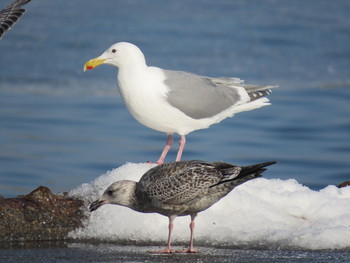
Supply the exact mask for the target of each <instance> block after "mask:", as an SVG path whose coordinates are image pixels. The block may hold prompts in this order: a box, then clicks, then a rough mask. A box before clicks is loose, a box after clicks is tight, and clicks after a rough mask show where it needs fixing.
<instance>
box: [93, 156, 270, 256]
mask: <svg viewBox="0 0 350 263" xmlns="http://www.w3.org/2000/svg"><path fill="white" fill-rule="evenodd" d="M274 163H275V162H265V163H260V164H255V165H250V166H243V167H242V166H236V165H232V164H228V163H223V162H213V163H209V162H203V161H196V160H193V161H179V162H172V163H166V164H162V165H159V166H156V167H154V168H152V169H150V170H148V171H147V172H146V173H145V174H144V175H143V176H142V177H141V179H140V181H139V182H135V181H130V180H122V181H117V182H115V183H113V184H111V185H110V186H109V187H108V188H107V189H106V191H105V192H104V193H103V195H102V196H101V197H100V198H99V199H98V200H96V201H94V202H93V203H92V204H91V205H90V211H94V210H96V209H98V208H99V207H101V206H102V205H105V204H115V205H121V206H126V207H129V208H131V209H133V210H135V211H138V212H142V213H159V214H161V215H164V216H167V217H168V218H169V233H168V242H167V247H166V249H164V250H161V251H156V252H157V253H173V252H174V251H173V250H172V248H171V233H172V231H173V222H174V219H175V218H176V217H177V216H187V215H189V216H190V217H191V223H190V230H191V236H190V245H189V248H188V249H187V250H185V251H181V252H196V250H195V249H194V246H193V234H194V227H195V221H194V220H195V217H196V216H197V214H198V213H199V212H201V211H204V210H206V209H208V208H209V207H210V206H212V205H213V204H214V203H216V202H217V201H219V200H220V199H221V198H223V197H224V196H226V195H227V194H228V193H229V192H231V190H232V189H233V188H235V187H236V186H238V185H240V184H243V183H245V182H247V181H249V180H251V179H254V178H257V177H260V176H262V173H263V172H264V171H265V170H266V168H265V167H266V166H268V165H271V164H274ZM231 220H233V219H231Z"/></svg>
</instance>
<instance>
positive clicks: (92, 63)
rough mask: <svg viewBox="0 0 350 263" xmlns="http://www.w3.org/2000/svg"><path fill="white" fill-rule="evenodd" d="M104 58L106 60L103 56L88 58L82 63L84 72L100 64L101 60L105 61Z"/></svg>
mask: <svg viewBox="0 0 350 263" xmlns="http://www.w3.org/2000/svg"><path fill="white" fill-rule="evenodd" d="M105 60H106V59H105V58H93V59H91V60H89V61H88V62H86V63H85V65H84V72H85V71H87V70H89V69H93V68H96V67H97V66H99V65H102V64H103V62H105Z"/></svg>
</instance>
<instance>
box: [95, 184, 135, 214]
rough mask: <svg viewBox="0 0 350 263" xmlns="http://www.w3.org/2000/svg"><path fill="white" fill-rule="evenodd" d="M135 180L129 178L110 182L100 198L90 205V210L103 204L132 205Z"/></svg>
mask: <svg viewBox="0 0 350 263" xmlns="http://www.w3.org/2000/svg"><path fill="white" fill-rule="evenodd" d="M135 189H136V182H134V181H130V180H122V181H117V182H115V183H113V184H111V185H110V186H109V187H108V188H107V189H106V191H105V192H104V193H103V195H102V196H101V197H100V199H98V200H96V201H95V202H93V203H92V204H91V205H90V211H91V212H92V211H94V210H96V209H98V208H99V207H101V206H103V205H105V204H114V205H122V206H127V207H131V208H132V207H133V203H134V201H135Z"/></svg>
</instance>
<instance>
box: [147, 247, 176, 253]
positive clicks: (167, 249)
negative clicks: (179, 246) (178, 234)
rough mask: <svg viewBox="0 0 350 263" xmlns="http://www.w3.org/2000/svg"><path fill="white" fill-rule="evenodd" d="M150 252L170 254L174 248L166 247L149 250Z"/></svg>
mask: <svg viewBox="0 0 350 263" xmlns="http://www.w3.org/2000/svg"><path fill="white" fill-rule="evenodd" d="M150 253H154V254H171V253H175V251H174V250H172V249H169V248H166V249H163V250H158V251H150Z"/></svg>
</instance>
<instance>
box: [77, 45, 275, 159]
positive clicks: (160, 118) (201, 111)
mask: <svg viewBox="0 0 350 263" xmlns="http://www.w3.org/2000/svg"><path fill="white" fill-rule="evenodd" d="M101 64H108V65H112V66H115V67H117V68H118V69H119V70H118V87H119V91H120V94H121V97H122V99H123V100H124V103H125V105H126V107H127V108H128V110H129V111H130V113H131V114H132V116H133V117H134V118H135V119H136V120H138V121H139V122H140V123H142V124H143V125H145V126H147V127H149V128H152V129H154V130H157V131H161V132H165V133H167V135H168V139H167V143H166V146H165V147H164V150H163V152H162V154H161V156H160V157H159V160H158V161H157V163H158V164H162V163H163V162H164V159H165V157H166V155H167V153H168V151H169V149H170V147H171V145H172V142H173V137H172V135H173V134H174V133H177V134H179V135H180V146H179V150H178V153H177V157H176V161H180V160H181V155H182V152H183V149H184V146H185V143H186V137H185V136H186V135H187V134H188V133H190V132H192V131H195V130H199V129H204V128H208V127H209V126H210V125H212V124H214V123H218V122H220V121H222V120H223V119H225V118H227V117H232V116H233V115H234V114H235V113H238V112H241V111H249V110H253V109H257V108H260V107H263V106H266V105H269V104H270V103H269V100H268V99H267V98H266V97H265V96H266V95H268V94H270V89H271V88H274V87H276V86H254V85H246V84H244V83H243V81H242V80H240V79H238V78H210V77H205V76H199V75H196V74H193V73H189V72H183V71H173V70H165V69H161V68H158V67H150V66H147V64H146V60H145V56H144V55H143V53H142V52H141V50H140V49H139V48H138V47H137V46H135V45H133V44H131V43H127V42H119V43H116V44H114V45H112V46H111V47H110V48H108V49H107V50H106V51H105V52H104V53H103V54H102V55H101V56H99V57H97V58H94V59H91V60H89V61H88V62H86V64H85V65H84V71H85V70H88V69H93V68H95V67H96V66H99V65H101Z"/></svg>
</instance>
